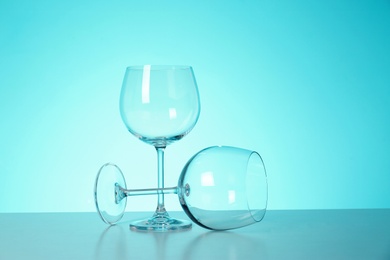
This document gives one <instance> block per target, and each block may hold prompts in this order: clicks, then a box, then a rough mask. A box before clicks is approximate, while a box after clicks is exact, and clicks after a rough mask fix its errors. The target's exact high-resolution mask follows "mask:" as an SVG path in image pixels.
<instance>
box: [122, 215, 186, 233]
mask: <svg viewBox="0 0 390 260" xmlns="http://www.w3.org/2000/svg"><path fill="white" fill-rule="evenodd" d="M191 227H192V223H191V222H190V221H187V220H181V219H176V218H171V217H169V216H168V215H158V214H155V215H154V216H152V217H151V218H148V219H143V220H137V221H134V222H132V223H130V229H131V230H133V231H146V232H148V231H152V232H167V231H185V230H189V229H191Z"/></svg>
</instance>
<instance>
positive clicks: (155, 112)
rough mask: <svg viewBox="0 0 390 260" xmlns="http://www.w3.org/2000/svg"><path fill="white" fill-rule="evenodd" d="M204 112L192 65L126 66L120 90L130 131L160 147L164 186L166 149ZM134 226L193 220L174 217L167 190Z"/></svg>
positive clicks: (178, 225)
mask: <svg viewBox="0 0 390 260" xmlns="http://www.w3.org/2000/svg"><path fill="white" fill-rule="evenodd" d="M199 113H200V101H199V93H198V88H197V84H196V80H195V76H194V72H193V69H192V67H190V66H171V65H162V66H156V65H144V66H131V67H128V68H127V69H126V73H125V76H124V79H123V84H122V89H121V94H120V114H121V117H122V120H123V122H124V124H125V125H126V127H127V129H128V131H129V132H130V133H131V134H133V135H134V136H136V137H137V138H138V139H140V140H141V141H143V142H145V143H147V144H150V145H152V146H154V148H155V149H156V151H157V186H158V188H159V189H164V150H165V148H166V147H167V146H168V145H170V144H172V143H173V142H175V141H179V140H180V139H182V138H183V137H184V136H186V135H187V134H188V133H189V132H190V131H191V130H192V128H193V127H194V126H195V124H196V122H197V120H198V117H199ZM132 227H133V228H134V229H140V230H145V229H147V230H165V229H167V230H169V229H175V230H176V229H187V228H190V227H191V223H190V222H188V221H184V220H178V219H174V218H171V217H170V216H169V214H168V212H167V211H166V209H165V204H164V193H158V196H157V207H156V210H155V213H154V215H153V216H152V217H150V218H148V219H145V220H142V221H138V222H137V223H132Z"/></svg>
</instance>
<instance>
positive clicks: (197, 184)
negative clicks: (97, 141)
mask: <svg viewBox="0 0 390 260" xmlns="http://www.w3.org/2000/svg"><path fill="white" fill-rule="evenodd" d="M97 190H99V191H102V192H99V193H97V192H96V191H97ZM99 194H100V195H99ZM160 194H177V195H178V198H179V202H180V204H181V206H182V208H183V209H184V211H185V213H186V214H187V215H188V217H189V218H190V219H191V220H192V221H194V222H195V223H196V224H198V225H199V226H201V227H204V228H207V229H212V230H227V229H234V228H239V227H243V226H247V225H250V224H254V223H256V222H259V221H261V220H262V219H263V217H264V215H265V212H266V208H267V198H268V188H267V176H266V171H265V167H264V163H263V160H262V158H261V156H260V155H259V154H258V153H257V152H254V151H250V150H246V149H242V148H235V147H229V146H214V147H209V148H206V149H203V150H202V151H200V152H198V153H197V154H195V155H194V156H193V157H192V158H191V159H190V160H189V161H188V162H187V164H186V165H185V166H184V168H183V170H182V172H181V174H180V177H179V180H178V184H177V186H176V187H169V188H154V189H127V187H126V182H125V179H124V177H123V174H122V172H121V170H120V169H119V168H118V167H117V166H116V165H114V164H105V165H103V166H102V167H101V169H100V170H99V173H98V176H97V178H96V183H95V202H96V206H97V209H98V212H99V214H100V216H101V218H102V219H103V221H105V222H106V223H108V224H115V223H116V222H117V221H119V220H120V219H121V218H122V216H123V213H124V210H125V206H126V201H127V198H128V197H130V196H139V195H160ZM103 208H104V211H103ZM141 222H142V221H141ZM137 223H139V222H136V223H135V224H134V223H133V224H131V225H130V227H131V229H135V230H143V231H149V230H153V231H165V230H167V227H165V228H161V227H160V229H156V228H154V227H153V226H147V225H143V226H142V228H140V227H139V226H138V225H137ZM142 223H143V222H142ZM177 229H182V227H180V226H179V227H178V226H176V225H172V226H170V227H169V229H168V230H177Z"/></svg>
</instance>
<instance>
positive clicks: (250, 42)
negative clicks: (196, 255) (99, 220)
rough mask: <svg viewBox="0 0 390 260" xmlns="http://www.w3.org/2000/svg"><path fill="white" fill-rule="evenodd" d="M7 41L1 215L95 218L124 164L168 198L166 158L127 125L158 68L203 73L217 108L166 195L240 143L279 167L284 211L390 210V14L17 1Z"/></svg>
mask: <svg viewBox="0 0 390 260" xmlns="http://www.w3.org/2000/svg"><path fill="white" fill-rule="evenodd" d="M0 32H1V33H0V122H1V127H0V169H1V171H0V212H44V211H53V212H57V211H94V210H95V208H94V201H93V184H94V179H95V176H96V173H97V171H98V169H99V168H100V166H101V165H102V164H104V163H105V162H108V161H111V162H114V163H117V164H118V165H119V166H120V167H121V168H122V170H123V171H124V173H125V175H126V179H127V183H128V186H130V187H134V188H146V187H155V186H156V173H155V172H156V165H155V164H156V158H155V157H156V155H155V151H154V149H153V148H152V147H150V146H148V145H146V144H144V143H142V142H140V141H139V140H137V139H136V138H135V137H133V136H131V135H130V134H129V133H128V132H127V130H126V128H125V126H124V125H123V123H122V121H121V119H120V115H119V105H118V101H119V92H120V87H121V82H122V79H123V75H124V72H125V68H126V66H128V65H142V64H187V65H192V66H193V68H194V71H195V75H196V77H197V81H198V86H199V92H200V95H201V103H202V111H201V116H200V118H199V121H198V124H197V125H196V126H195V128H194V129H193V131H192V132H191V133H190V134H189V135H188V136H187V137H185V138H184V139H183V140H182V141H180V142H178V143H176V144H173V145H172V146H171V147H168V148H167V150H166V182H165V184H166V186H173V185H176V182H177V179H178V176H179V174H180V171H181V169H182V167H183V166H184V164H185V163H186V161H187V160H188V159H189V158H190V157H191V156H192V155H193V154H195V153H196V152H197V151H199V150H201V149H203V148H205V147H208V146H212V145H232V146H239V147H243V148H247V149H253V150H256V151H258V152H259V153H260V154H261V155H262V156H263V159H264V161H265V163H266V168H267V171H268V181H269V209H322V208H324V209H325V208H326V209H328V208H386V207H387V208H388V207H390V160H389V155H390V139H389V133H390V124H389V119H390V116H389V112H390V2H389V1H386V0H376V1H368V0H366V1H352V0H350V1H348V0H330V1H309V0H297V1H288V0H282V1H271V0H267V1H260V0H258V1H255V0H241V1H238V0H233V1H183V0H180V1H170V0H167V1H147V0H146V1H133V0H126V1H124V0H117V1H100V0H95V1H90V0H86V1H74V0H69V1H27V0H25V1H23V0H12V1H11V0H2V1H1V2H0ZM155 203H156V198H155V197H152V196H148V197H135V198H131V199H130V200H129V201H128V207H127V209H128V210H137V211H138V210H140V211H141V210H148V211H149V210H150V211H152V210H154V208H155ZM166 204H167V208H168V210H179V209H180V205H179V203H178V200H177V197H176V196H175V195H167V196H166Z"/></svg>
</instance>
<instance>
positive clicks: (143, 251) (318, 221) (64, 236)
mask: <svg viewBox="0 0 390 260" xmlns="http://www.w3.org/2000/svg"><path fill="white" fill-rule="evenodd" d="M149 215H151V213H142V212H135V213H129V212H127V213H126V214H125V217H124V219H123V221H122V222H120V223H119V224H118V225H115V226H111V227H110V226H108V225H106V224H104V223H103V222H102V221H101V220H100V218H99V216H98V214H97V213H32V214H30V213H28V214H27V213H26V214H20V213H19V214H14V213H2V214H0V227H1V230H0V259H214V260H216V259H354V260H356V259H390V209H375V210H296V211H294V210H291V211H288V210H287V211H268V212H267V214H266V216H265V218H264V220H263V221H262V222H260V223H257V224H255V225H252V226H248V227H244V228H241V229H236V230H231V231H225V232H215V231H209V230H206V229H203V228H201V227H198V226H196V225H195V224H194V225H193V228H192V230H190V231H184V232H172V233H143V232H135V231H130V230H129V227H128V221H129V220H132V219H138V218H143V217H148V216H149ZM171 216H174V217H181V218H186V216H185V214H184V213H183V212H171Z"/></svg>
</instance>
